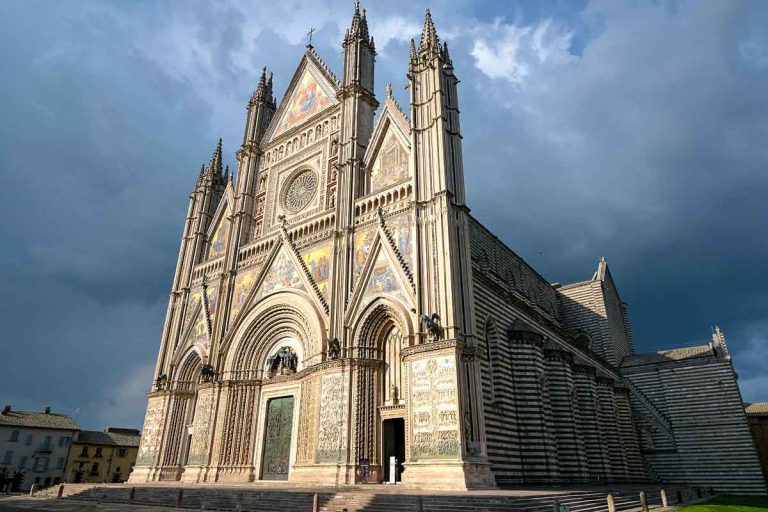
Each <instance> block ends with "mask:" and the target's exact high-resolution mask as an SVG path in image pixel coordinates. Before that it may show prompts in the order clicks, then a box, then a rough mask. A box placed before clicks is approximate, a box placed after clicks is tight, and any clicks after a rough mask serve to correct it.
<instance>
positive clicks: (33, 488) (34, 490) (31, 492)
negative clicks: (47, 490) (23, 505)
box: [29, 484, 37, 498]
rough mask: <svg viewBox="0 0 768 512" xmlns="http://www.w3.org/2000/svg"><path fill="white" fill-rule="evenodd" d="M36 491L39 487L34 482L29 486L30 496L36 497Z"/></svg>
mask: <svg viewBox="0 0 768 512" xmlns="http://www.w3.org/2000/svg"><path fill="white" fill-rule="evenodd" d="M36 491H37V489H36V488H35V484H32V487H30V488H29V497H30V498H34V497H35V492H36Z"/></svg>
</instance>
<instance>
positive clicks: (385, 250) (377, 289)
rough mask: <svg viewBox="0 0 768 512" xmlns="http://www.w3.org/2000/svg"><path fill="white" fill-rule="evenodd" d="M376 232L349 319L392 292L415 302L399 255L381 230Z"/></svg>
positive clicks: (405, 301) (410, 303)
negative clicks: (398, 257)
mask: <svg viewBox="0 0 768 512" xmlns="http://www.w3.org/2000/svg"><path fill="white" fill-rule="evenodd" d="M376 233H377V235H376V238H375V240H374V242H373V247H372V248H371V253H370V256H369V257H368V260H367V263H366V264H365V266H364V269H363V271H362V273H361V274H360V278H359V279H358V283H357V284H356V285H355V287H354V291H353V294H352V296H351V300H350V307H349V309H348V310H347V315H346V320H347V321H349V320H350V319H351V318H352V316H353V315H354V314H355V312H356V311H359V310H360V308H361V307H364V306H365V305H366V304H368V303H370V302H371V301H372V300H373V299H375V298H377V297H382V296H389V297H393V298H396V299H398V301H399V302H400V303H401V304H403V305H405V306H408V307H413V305H414V298H413V296H412V295H413V290H412V288H411V287H410V286H408V277H407V276H406V275H405V274H404V272H403V270H402V267H401V266H400V264H399V263H398V262H397V256H396V255H395V253H394V252H393V251H392V248H391V247H390V246H389V242H387V240H386V239H385V237H384V235H383V234H382V232H381V230H380V229H379V230H377V232H376Z"/></svg>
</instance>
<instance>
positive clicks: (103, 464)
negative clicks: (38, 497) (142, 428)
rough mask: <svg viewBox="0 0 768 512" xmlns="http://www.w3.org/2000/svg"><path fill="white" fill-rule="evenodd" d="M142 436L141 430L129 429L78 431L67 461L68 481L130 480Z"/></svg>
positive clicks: (100, 481)
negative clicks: (129, 476)
mask: <svg viewBox="0 0 768 512" xmlns="http://www.w3.org/2000/svg"><path fill="white" fill-rule="evenodd" d="M140 438H141V433H140V432H139V431H138V430H135V429H129V428H108V429H106V430H105V431H104V432H99V431H94V430H82V431H80V432H78V433H77V436H75V440H74V441H73V443H72V450H70V452H69V458H68V460H67V467H66V473H65V475H66V481H67V482H75V483H80V482H92V483H102V482H113V483H116V482H124V481H126V480H127V479H128V475H129V474H130V473H131V469H132V468H133V465H134V464H135V463H136V455H137V453H138V450H139V439H140Z"/></svg>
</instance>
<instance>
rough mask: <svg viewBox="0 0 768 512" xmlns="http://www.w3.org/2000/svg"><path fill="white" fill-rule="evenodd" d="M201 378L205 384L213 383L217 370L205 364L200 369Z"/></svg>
mask: <svg viewBox="0 0 768 512" xmlns="http://www.w3.org/2000/svg"><path fill="white" fill-rule="evenodd" d="M200 376H201V377H202V378H203V382H211V381H212V380H213V378H214V377H215V376H216V370H214V369H213V366H211V365H209V364H204V365H203V366H201V367H200Z"/></svg>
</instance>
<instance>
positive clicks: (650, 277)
mask: <svg viewBox="0 0 768 512" xmlns="http://www.w3.org/2000/svg"><path fill="white" fill-rule="evenodd" d="M350 3H351V2H347V1H341V0H339V1H337V0H332V1H328V2H322V3H321V2H304V3H300V2H297V1H291V2H282V3H279V4H266V3H265V2H255V1H253V0H248V1H245V0H243V1H235V0H232V1H227V2H217V3H209V2H202V1H201V2H189V3H185V4H184V5H183V6H181V4H179V5H176V4H173V3H155V2H130V3H126V2H111V3H107V2H87V1H81V2H66V3H50V2H17V3H12V4H9V5H7V6H4V16H3V18H2V20H0V69H3V75H4V78H3V80H0V98H2V101H0V117H1V118H2V123H0V169H1V171H2V176H3V178H4V180H3V182H4V187H3V197H2V199H3V200H2V202H0V213H2V215H3V222H2V223H0V236H2V239H3V245H2V247H0V272H1V273H2V279H3V284H4V293H3V294H2V298H1V299H0V300H1V301H2V311H3V326H4V328H5V329H4V332H5V334H4V337H3V342H2V350H3V354H2V355H3V357H2V358H1V359H0V371H2V372H3V379H2V381H0V382H1V383H2V384H0V400H3V401H4V403H6V402H7V403H12V404H14V406H16V407H30V408H41V407H43V406H44V405H45V404H51V405H52V406H53V407H54V409H55V410H61V411H66V412H70V413H74V412H75V411H78V412H77V418H78V420H80V421H81V423H82V424H83V426H86V427H93V428H101V427H104V426H106V425H107V424H110V425H115V424H124V425H126V426H128V425H133V426H139V425H140V423H141V417H142V415H143V408H144V405H145V403H144V398H143V394H144V393H145V392H146V390H147V388H148V385H149V379H150V376H151V373H152V370H153V368H154V359H155V356H156V354H157V348H158V344H159V336H160V330H161V327H162V321H163V317H164V314H165V304H166V300H167V293H168V291H169V286H170V281H171V277H172V269H173V265H174V264H175V258H176V251H177V248H178V241H179V236H180V232H181V227H182V223H183V216H184V213H185V209H186V201H187V195H188V193H189V191H190V189H191V187H192V185H193V183H194V179H195V176H196V173H197V171H198V169H199V166H200V164H201V163H202V162H203V161H205V160H207V159H208V157H209V156H210V153H211V151H212V149H213V146H214V144H215V140H216V139H217V138H218V137H220V136H221V137H223V138H224V143H225V150H226V153H227V158H226V159H227V163H229V164H230V165H234V163H235V161H234V156H233V155H234V151H235V149H236V147H237V145H238V142H239V140H240V137H241V136H242V131H241V130H242V124H243V120H244V106H245V103H246V101H247V98H248V96H249V94H250V92H251V90H252V88H253V86H254V85H255V83H256V80H257V77H258V73H259V72H260V69H261V66H262V65H268V66H269V67H270V68H271V69H272V70H274V72H275V81H276V88H277V90H278V92H280V93H282V91H283V90H284V89H285V87H286V86H287V84H288V81H289V80H290V78H291V76H292V74H293V71H294V69H295V66H296V65H297V63H298V61H299V59H300V57H301V54H302V52H303V45H304V44H306V39H305V34H306V32H307V30H309V28H310V27H312V26H314V27H316V28H317V29H318V31H317V33H316V35H315V38H314V40H313V43H314V44H315V46H316V48H317V49H318V51H319V52H320V53H321V55H323V57H324V58H325V59H326V60H327V61H328V63H329V64H330V65H331V66H332V67H333V68H334V69H335V70H339V69H340V66H339V64H340V48H339V41H340V39H341V35H342V31H343V29H344V28H345V27H346V24H347V23H348V21H349V20H348V19H349V16H350V13H351V6H350ZM364 3H365V2H364ZM369 3H370V4H371V5H369V6H368V7H369V12H368V17H369V20H370V22H371V31H372V33H373V35H374V37H375V38H376V41H377V48H378V51H379V55H378V58H377V70H376V72H377V77H376V79H377V87H378V88H379V90H380V91H383V87H384V84H386V83H387V82H392V83H393V85H394V86H395V92H396V96H397V97H398V99H400V100H401V102H403V104H404V101H405V100H406V91H404V90H403V89H402V85H403V84H404V83H405V71H406V66H407V63H406V60H405V59H406V57H407V52H408V48H407V42H408V40H409V39H410V37H414V36H417V34H418V32H419V31H420V28H421V23H422V16H423V8H424V7H425V5H413V4H412V2H395V3H393V4H390V3H388V4H386V5H385V4H381V3H373V2H369ZM532 5H533V4H531V3H530V2H519V3H515V2H497V3H494V2H483V3H477V2H470V1H462V2H453V1H452V2H432V5H431V7H432V8H433V13H434V15H435V18H436V21H437V26H438V30H439V32H440V34H441V36H443V37H444V38H445V39H448V40H449V44H450V45H451V55H452V57H453V59H454V62H455V66H456V70H457V74H458V75H459V78H460V79H461V80H462V85H461V86H460V87H461V88H460V94H461V97H460V102H461V107H462V128H463V132H464V135H465V139H464V152H465V159H466V162H465V164H466V170H465V174H466V179H467V186H468V190H469V200H470V206H471V207H472V208H473V209H474V210H473V213H474V214H475V215H476V216H477V217H478V218H479V219H480V220H481V221H482V222H484V223H485V224H487V225H488V226H489V227H491V228H492V229H493V230H494V231H496V232H497V233H498V234H499V235H500V236H501V237H502V238H503V239H504V240H506V241H507V242H508V244H509V245H510V246H511V247H512V248H513V249H514V250H516V251H518V252H519V253H521V254H522V255H523V256H524V257H525V258H526V259H528V260H529V261H530V262H531V263H532V264H533V265H534V266H536V267H537V268H538V269H539V270H540V271H542V272H543V273H544V275H546V276H547V277H548V278H549V279H551V280H553V281H556V280H557V281H563V282H569V281H576V280H582V279H586V278H589V277H590V275H591V273H592V272H593V271H594V269H595V267H596V264H597V259H598V258H599V256H602V255H605V256H606V257H608V260H609V264H610V265H611V268H612V270H613V272H614V275H615V277H616V278H617V280H618V284H619V287H620V292H621V293H622V296H623V298H624V299H625V300H627V301H629V302H630V312H631V315H632V321H633V326H634V329H635V332H636V338H637V344H638V347H639V348H640V349H644V350H650V349H657V348H665V347H672V346H678V345H682V344H685V343H688V342H691V343H700V342H703V341H705V339H706V338H707V337H708V330H709V326H710V325H711V324H714V323H720V324H721V326H722V327H723V328H724V329H725V332H726V335H727V337H728V340H729V343H730V346H731V349H732V351H733V352H734V353H735V354H736V361H737V366H738V369H739V371H740V374H741V377H742V380H741V382H742V387H743V389H744V390H745V397H746V398H748V399H758V398H763V399H765V398H768V397H766V396H764V395H762V394H761V393H764V392H763V391H762V389H765V386H766V385H768V379H766V377H765V373H764V372H765V370H764V368H765V367H766V364H768V350H766V343H768V341H767V340H766V335H765V329H766V327H768V325H767V324H766V319H765V314H764V311H765V310H766V305H768V297H767V296H766V292H765V290H764V288H765V287H764V284H765V283H766V282H767V281H768V279H766V278H767V277H768V276H767V275H766V272H768V271H766V269H765V265H764V264H763V262H764V261H765V259H766V256H768V246H767V244H768V242H766V237H765V233H766V227H767V226H766V207H765V206H764V204H763V202H764V197H765V196H766V192H768V178H766V176H768V174H767V173H766V172H765V171H766V168H768V165H766V164H768V146H766V144H765V141H766V140H768V126H767V125H766V119H768V107H767V106H766V101H765V94H764V92H763V91H765V90H768V87H767V86H768V83H767V82H768V41H766V36H765V34H764V33H763V31H762V30H761V27H764V26H765V24H766V22H768V14H767V13H766V7H765V6H764V5H762V4H761V3H758V2H754V3H746V2H742V3H738V4H736V3H724V2H710V3H706V4H705V3H700V2H697V3H695V4H689V3H687V2H677V3H674V4H672V3H662V4H660V3H651V2H649V3H644V2H630V3H626V4H624V3H617V2H601V1H596V2H591V3H589V4H588V5H587V4H582V3H575V2H567V3H561V2H543V3H538V4H536V6H535V7H533V6H532ZM278 25H279V26H278ZM489 184H491V185H492V186H489Z"/></svg>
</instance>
